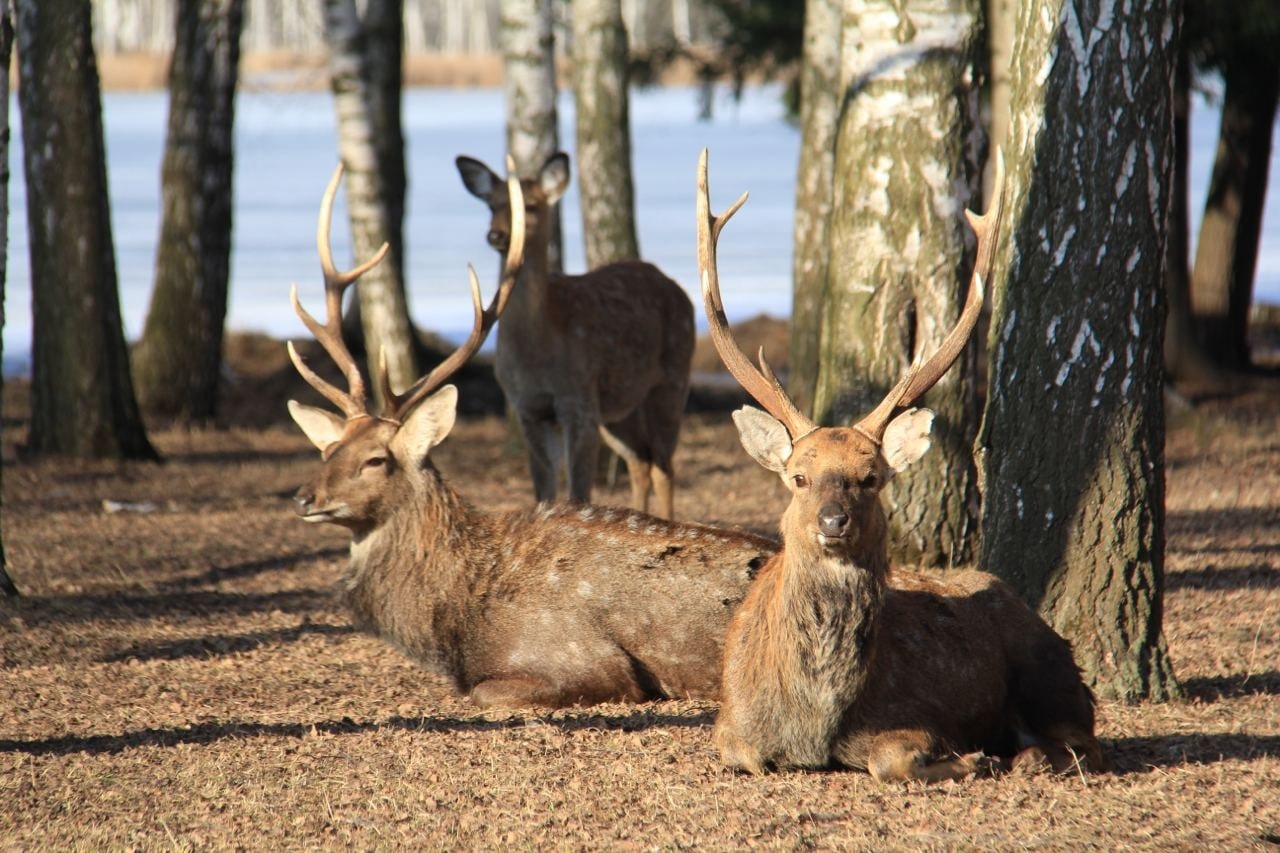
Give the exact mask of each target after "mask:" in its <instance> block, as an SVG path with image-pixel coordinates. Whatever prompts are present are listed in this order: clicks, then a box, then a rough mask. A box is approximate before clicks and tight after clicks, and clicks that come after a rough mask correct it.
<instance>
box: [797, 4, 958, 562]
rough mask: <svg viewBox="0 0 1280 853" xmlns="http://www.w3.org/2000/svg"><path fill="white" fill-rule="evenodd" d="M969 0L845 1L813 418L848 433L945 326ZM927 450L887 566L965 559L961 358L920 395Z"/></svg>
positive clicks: (902, 496)
mask: <svg viewBox="0 0 1280 853" xmlns="http://www.w3.org/2000/svg"><path fill="white" fill-rule="evenodd" d="M981 35H982V15H981V5H980V3H979V1H978V0H931V1H930V2H918V3H912V4H911V5H910V6H909V7H906V6H904V4H902V3H899V2H893V0H845V3H844V7H843V23H842V39H843V44H842V48H841V60H840V85H839V91H840V92H842V93H844V94H843V102H842V114H841V118H840V124H839V128H838V131H837V139H836V148H835V159H834V174H835V175H836V176H838V177H837V178H836V180H835V184H834V191H833V195H832V205H833V206H832V215H831V220H830V223H831V224H830V247H831V248H830V258H831V260H830V268H829V271H828V275H827V293H826V295H825V299H824V301H823V303H822V309H821V316H822V333H821V341H820V347H821V352H820V357H819V364H818V377H817V382H816V386H815V393H814V413H815V415H816V417H817V420H818V421H819V422H820V423H824V424H836V423H847V422H849V420H850V419H851V418H855V417H860V416H861V415H863V414H865V413H866V412H867V411H869V410H870V409H871V408H872V407H873V406H875V405H876V404H877V403H879V401H880V400H881V399H882V398H883V397H884V395H885V394H886V393H888V391H889V389H890V388H891V387H892V386H893V385H894V383H895V382H897V380H898V379H899V378H900V377H901V376H902V375H903V373H904V372H905V371H906V370H907V367H908V366H909V365H910V363H911V361H912V359H913V357H914V356H915V354H916V353H917V352H920V351H926V352H933V351H934V350H935V349H936V348H937V347H938V346H939V344H940V343H941V341H942V338H943V337H944V336H945V335H946V333H947V332H948V331H949V330H950V329H951V328H952V326H954V325H955V321H956V319H957V318H958V316H959V313H960V305H961V302H962V301H963V296H964V290H965V288H966V285H967V283H968V276H969V269H970V267H971V265H972V251H971V250H968V249H966V246H972V237H971V235H970V232H969V229H968V225H967V224H966V223H965V221H964V217H963V215H962V214H963V211H964V209H965V208H966V207H969V206H977V205H976V200H977V194H978V185H979V171H978V166H977V162H976V159H977V151H976V148H977V145H978V142H979V141H980V139H981V136H980V134H981V131H980V130H979V125H978V90H977V87H976V85H975V81H976V80H977V79H978V78H979V76H980V75H979V73H978V67H979V66H978V63H979V61H980V55H979V47H980V45H981V43H982V39H981ZM921 405H924V406H928V407H929V408H931V409H933V410H934V411H935V412H936V413H937V416H938V417H937V418H936V419H935V421H934V428H933V430H934V432H933V449H932V450H931V451H930V452H929V454H927V455H926V456H925V458H924V459H922V460H921V462H920V464H919V465H917V466H916V467H915V468H913V469H912V472H911V474H910V476H906V477H899V478H896V479H895V480H894V481H893V482H892V483H890V484H889V486H888V488H886V489H885V491H884V496H885V500H886V501H887V503H888V506H887V508H886V509H887V513H886V514H887V515H888V517H889V518H890V519H891V524H892V525H893V528H892V533H891V537H890V539H891V543H892V544H891V548H890V551H891V555H892V558H893V559H894V561H895V562H923V563H929V564H934V565H951V564H955V563H963V562H968V561H970V560H971V559H972V557H973V550H974V544H975V543H974V539H975V531H976V527H977V525H976V521H977V507H976V498H977V486H976V472H975V469H974V465H973V459H972V445H973V436H974V433H975V431H976V424H977V410H976V401H975V397H974V391H973V354H972V347H971V348H970V350H969V351H968V353H967V354H966V355H964V356H962V357H961V359H960V360H959V361H958V362H957V364H956V366H955V367H953V368H952V369H951V370H950V371H948V372H947V374H946V375H945V376H943V377H942V379H941V380H940V381H939V382H938V384H937V385H935V386H934V388H933V390H932V391H930V392H929V393H928V394H927V395H925V397H924V399H923V401H922V403H921Z"/></svg>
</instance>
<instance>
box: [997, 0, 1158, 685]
mask: <svg viewBox="0 0 1280 853" xmlns="http://www.w3.org/2000/svg"><path fill="white" fill-rule="evenodd" d="M1175 11H1176V9H1175V3H1174V0H1155V2H1154V5H1152V6H1148V7H1145V8H1143V9H1141V10H1138V11H1127V12H1126V11H1123V10H1120V9H1118V8H1115V7H1114V6H1113V5H1112V4H1110V3H1108V2H1106V0H1028V2H1027V3H1025V4H1024V5H1023V6H1022V7H1021V9H1020V12H1019V22H1018V23H1019V26H1018V28H1017V32H1018V36H1017V38H1016V39H1015V42H1014V52H1013V59H1014V61H1013V78H1012V83H1013V97H1012V103H1013V120H1012V125H1011V128H1010V131H1011V132H1010V135H1009V138H1010V150H1009V152H1008V154H1007V156H1006V160H1007V162H1008V164H1009V179H1008V187H1007V189H1006V193H1007V197H1008V199H1009V200H1010V205H1011V208H1010V215H1009V219H1008V221H1007V222H1006V226H1007V227H1006V231H1007V232H1008V235H1009V239H1008V240H1006V241H1005V242H1004V244H1003V245H1004V246H1005V250H1004V253H1003V255H1002V256H1001V257H1000V258H999V262H998V264H997V270H996V273H995V275H994V276H993V278H994V282H993V290H994V294H995V298H994V305H993V309H992V320H991V337H990V350H991V368H990V377H991V379H990V385H989V392H988V402H987V411H986V417H985V419H984V422H983V428H982V431H981V434H980V436H979V447H980V460H981V463H982V465H983V472H984V485H985V489H984V504H983V515H982V522H983V537H982V543H983V545H982V560H981V562H982V565H983V566H984V568H986V569H988V570H989V571H993V572H996V573H998V574H1000V575H1001V576H1003V577H1004V578H1005V579H1006V580H1008V581H1009V582H1010V583H1012V584H1013V585H1014V586H1015V587H1016V588H1017V589H1018V590H1019V591H1020V592H1021V593H1022V595H1023V596H1024V597H1026V599H1027V600H1028V601H1029V602H1030V603H1031V604H1032V605H1033V606H1036V607H1038V608H1039V611H1040V614H1041V615H1042V616H1044V618H1045V619H1046V621H1048V622H1049V624H1050V625H1052V626H1053V627H1054V629H1055V630H1057V631H1058V632H1059V633H1060V634H1062V635H1063V636H1064V637H1066V638H1067V639H1068V640H1070V641H1071V643H1072V645H1073V647H1074V649H1075V655H1076V660H1077V662H1078V663H1079V664H1080V665H1081V668H1082V669H1083V670H1084V673H1085V675H1086V677H1087V678H1088V680H1089V681H1090V682H1092V684H1093V686H1094V689H1095V690H1097V691H1098V693H1099V694H1100V695H1102V696H1104V697H1106V698H1114V699H1124V700H1135V699H1164V698H1168V697H1171V696H1173V695H1175V694H1176V693H1177V690H1178V688H1177V684H1176V682H1175V681H1174V678H1173V672H1172V668H1171V666H1170V663H1169V658H1168V654H1167V652H1166V649H1165V644H1164V638H1163V636H1162V634H1161V619H1162V616H1163V598H1162V594H1163V588H1164V452H1163V450H1164V403H1163V383H1162V372H1161V335H1162V333H1163V331H1164V315H1163V310H1164V305H1163V304H1162V302H1163V296H1164V262H1165V241H1166V236H1165V226H1166V223H1167V219H1168V210H1169V203H1170V190H1169V186H1170V178H1171V173H1172V169H1173V153H1174V152H1173V116H1172V109H1171V104H1170V100H1171V99H1170V93H1171V92H1172V87H1173V77H1174V64H1175V53H1176V50H1177V38H1176V29H1177V28H1176V26H1174V25H1171V24H1170V23H1169V22H1170V21H1172V20H1176V18H1175V15H1174V12H1175ZM1045 22H1052V26H1046V25H1045Z"/></svg>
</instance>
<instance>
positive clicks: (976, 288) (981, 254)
mask: <svg viewBox="0 0 1280 853" xmlns="http://www.w3.org/2000/svg"><path fill="white" fill-rule="evenodd" d="M995 161H996V174H995V180H994V181H992V190H991V192H992V195H991V200H990V201H989V202H988V203H987V208H988V209H987V212H986V213H985V214H983V215H982V216H979V215H978V214H976V213H974V212H973V211H972V210H966V211H965V212H964V215H965V218H966V219H968V220H969V226H970V227H971V228H973V232H974V234H976V235H977V237H978V254H977V257H976V258H975V259H974V262H973V275H972V276H971V277H970V279H969V295H968V296H967V297H965V302H964V308H963V309H962V310H961V312H960V318H959V319H958V320H957V321H956V325H955V327H954V328H952V330H951V331H950V332H949V333H948V334H947V337H946V338H945V339H944V340H943V341H942V344H941V345H940V346H939V347H938V350H937V352H935V353H934V354H933V356H932V357H930V359H929V360H928V361H927V362H924V363H923V364H921V363H920V361H919V360H918V359H917V361H916V363H915V364H914V365H912V367H911V369H910V370H908V371H907V375H906V376H904V377H903V378H902V379H901V380H900V381H899V382H898V384H897V385H895V386H894V387H893V390H891V391H890V392H889V393H888V395H887V396H886V397H885V398H884V399H883V400H881V401H880V405H878V406H876V407H875V409H873V410H872V411H871V413H870V414H868V415H867V416H866V417H864V418H863V419H862V420H860V421H859V422H858V423H857V424H855V425H854V429H856V430H858V431H859V432H861V433H863V434H864V435H866V436H868V437H869V438H871V439H872V440H874V441H877V442H878V441H879V440H880V439H881V438H882V437H883V436H884V430H885V427H887V426H888V424H889V420H890V418H892V417H893V413H894V412H895V411H896V410H897V409H900V408H903V407H905V406H909V405H911V404H912V403H913V402H915V401H916V400H918V399H919V398H920V396H921V395H923V394H924V393H925V392H926V391H928V390H929V389H930V388H932V387H933V386H934V385H935V384H936V383H937V381H938V380H939V379H941V378H942V375H943V374H944V373H946V372H947V370H948V369H950V367H951V365H952V364H954V363H955V361H956V359H957V358H959V357H960V353H961V352H963V351H964V347H965V344H966V343H968V341H969V336H970V335H971V334H973V327H974V326H975V325H977V322H978V315H979V314H980V313H981V312H982V290H983V282H984V281H986V280H987V279H989V278H990V277H991V266H992V264H993V263H994V261H995V253H996V241H997V240H998V239H999V237H1000V220H1001V219H1002V218H1003V216H1004V156H1003V155H1002V154H1001V152H1000V149H999V148H996V150H995Z"/></svg>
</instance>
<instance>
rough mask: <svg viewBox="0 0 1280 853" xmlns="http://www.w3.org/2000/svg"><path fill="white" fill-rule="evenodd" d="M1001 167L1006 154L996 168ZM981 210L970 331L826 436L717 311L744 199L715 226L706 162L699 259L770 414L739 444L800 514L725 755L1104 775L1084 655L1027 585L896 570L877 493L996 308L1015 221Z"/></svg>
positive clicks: (754, 767) (920, 774) (929, 769)
mask: <svg viewBox="0 0 1280 853" xmlns="http://www.w3.org/2000/svg"><path fill="white" fill-rule="evenodd" d="M998 157H999V154H998V153H997V158H998ZM1003 177H1004V173H1003V164H1002V163H1000V161H999V160H998V159H997V168H996V179H995V190H994V193H995V196H994V197H995V199H996V200H995V201H994V202H993V206H994V209H993V210H990V211H989V212H988V213H987V214H986V215H984V216H977V215H975V214H973V213H971V212H969V213H968V217H969V222H970V224H971V225H972V227H973V229H974V231H975V232H976V233H977V236H978V257H977V261H976V263H975V266H974V271H973V276H972V279H971V280H970V284H969V294H968V298H967V299H966V301H965V305H964V308H963V311H962V312H961V315H960V319H959V321H958V322H957V324H956V326H955V327H954V328H953V329H952V330H951V332H950V333H949V334H948V336H947V337H946V338H945V339H944V341H943V343H942V344H941V346H940V347H939V348H938V350H937V352H936V353H934V355H933V356H932V357H931V358H930V359H929V360H928V361H926V362H924V363H923V364H921V363H920V362H919V361H917V363H916V365H915V366H913V367H912V368H911V369H910V370H909V371H908V372H907V375H906V376H905V377H904V378H903V379H902V381H901V382H899V383H898V385H897V386H896V387H894V388H893V390H892V391H890V392H889V394H888V396H887V397H885V399H884V401H883V402H882V403H880V405H879V406H877V407H876V408H875V410H874V411H872V412H871V413H870V414H868V415H867V416H866V417H864V418H863V419H862V420H861V421H859V422H858V423H857V424H855V425H854V426H852V427H849V428H820V427H818V426H817V425H816V424H814V423H813V422H812V421H811V420H809V419H808V418H807V417H805V416H804V415H803V414H802V413H801V412H800V411H799V410H798V409H797V408H796V406H795V404H794V403H793V402H792V401H791V399H790V398H789V397H788V396H787V395H786V392H784V391H783V390H782V386H781V385H780V384H779V382H778V380H777V378H776V377H775V376H774V374H773V371H772V370H771V369H770V367H769V364H768V362H767V361H766V360H765V358H764V352H763V350H762V351H761V353H760V369H759V370H757V369H756V368H755V367H754V366H752V364H751V362H750V361H749V360H748V359H747V357H746V356H745V355H744V354H743V352H742V350H741V349H740V348H739V347H738V345H737V344H736V342H735V341H734V340H733V337H732V333H731V332H730V331H729V329H728V321H727V320H726V318H725V314H724V306H723V303H722V301H721V298H720V284H719V277H718V275H717V271H716V243H717V241H718V239H719V236H720V231H721V229H723V228H724V226H725V224H726V223H727V222H728V220H729V218H730V217H732V216H733V214H734V213H735V212H737V210H738V208H739V207H740V206H741V205H742V204H743V203H744V202H745V201H746V195H745V194H744V195H743V196H742V197H741V198H739V199H738V201H737V202H735V203H734V204H733V205H732V206H731V207H730V208H728V209H727V210H726V211H725V212H724V213H723V214H721V215H719V216H714V217H713V216H712V215H711V213H710V209H711V207H710V200H709V198H708V191H707V154H706V152H705V151H703V153H702V159H701V161H700V162H699V165H698V200H697V206H698V263H699V269H700V271H701V275H702V293H703V302H704V305H705V308H706V313H707V319H708V321H709V323H710V326H711V335H712V340H713V341H714V343H715V346H716V349H717V350H718V351H719V353H720V357H721V358H722V359H723V360H724V363H725V365H726V366H727V367H728V368H729V370H730V372H731V373H732V374H733V376H734V377H735V378H736V379H737V380H738V382H739V383H741V384H742V386H743V387H744V388H745V389H746V390H747V392H748V393H749V394H750V395H751V396H752V397H754V398H755V400H756V401H758V402H759V403H760V404H761V405H762V406H764V408H765V409H767V410H768V413H767V414H766V413H765V412H762V411H760V410H759V409H754V408H751V407H744V408H743V409H741V410H739V411H737V412H735V413H734V416H733V417H734V422H735V423H736V424H737V427H738V431H739V434H740V436H741V439H742V444H743V446H744V447H745V448H746V450H747V452H748V453H749V454H750V455H751V456H752V457H753V458H755V460H756V461H757V462H759V463H760V464H761V465H763V466H764V467H765V468H768V469H769V470H771V471H776V472H777V473H778V474H780V475H781V476H782V479H783V482H784V483H786V485H787V488H788V489H789V490H790V491H791V503H790V505H789V506H788V507H787V509H786V511H785V513H784V514H783V516H782V539H783V543H784V547H783V549H782V550H781V551H779V552H778V553H777V554H775V555H774V556H773V558H772V559H770V560H769V562H768V563H767V564H766V565H765V566H764V567H763V568H762V569H761V570H760V572H759V574H758V575H757V576H756V578H755V581H754V582H753V583H752V586H751V589H750V591H749V592H748V593H747V597H746V600H745V601H744V602H743V605H742V607H741V608H740V609H739V610H738V612H737V613H736V614H735V616H734V617H733V621H732V623H731V624H730V627H729V634H728V637H727V638H726V641H725V663H724V678H723V681H722V685H721V689H722V697H721V701H722V704H721V708H720V714H719V716H718V718H717V720H716V725H715V732H714V738H715V742H716V746H717V747H718V749H719V751H720V757H721V760H722V761H723V762H724V763H725V764H727V765H729V766H731V767H736V768H742V769H745V770H748V771H751V772H752V773H760V772H763V771H765V770H767V769H770V768H784V767H825V766H828V765H830V764H832V763H834V764H837V765H841V766H845V767H854V768H859V769H865V770H868V771H870V773H871V775H872V776H873V777H875V778H876V779H877V780H880V781H882V782H887V781H896V780H906V779H920V780H940V779H956V778H961V777H964V776H967V775H969V774H971V773H974V772H976V771H979V770H982V769H986V768H988V767H990V766H992V764H991V762H990V760H989V759H988V758H986V756H985V755H984V753H992V754H996V755H1010V754H1013V753H1014V752H1016V751H1017V750H1018V749H1025V751H1024V752H1023V753H1021V754H1020V755H1019V757H1018V758H1017V759H1015V761H1016V762H1019V763H1021V762H1028V763H1043V762H1044V761H1046V760H1049V761H1051V762H1052V763H1053V765H1054V766H1055V768H1059V769H1061V768H1062V767H1063V766H1065V765H1068V764H1069V762H1070V761H1071V759H1072V752H1074V753H1078V754H1079V755H1080V756H1082V757H1083V760H1084V761H1086V762H1087V763H1088V764H1090V765H1092V766H1093V767H1095V768H1096V767H1099V766H1100V765H1101V762H1102V756H1101V752H1100V750H1099V747H1098V743H1097V741H1096V740H1095V739H1094V735H1093V724H1094V720H1093V710H1094V707H1093V696H1092V694H1091V693H1090V692H1089V689H1088V688H1087V687H1085V685H1084V684H1083V683H1082V681H1081V679H1080V673H1079V670H1078V669H1077V668H1076V665H1075V662H1074V661H1073V660H1072V657H1071V649H1070V647H1069V646H1068V644H1067V643H1066V641H1065V640H1063V639H1062V638H1061V637H1059V636H1058V635H1057V634H1056V633H1054V631H1053V630H1052V629H1051V628H1049V626H1048V625H1046V624H1045V623H1044V622H1043V621H1042V620H1041V619H1040V618H1039V617H1038V616H1037V615H1036V614H1035V613H1033V612H1032V611H1031V610H1030V609H1029V608H1028V607H1027V606H1026V605H1025V604H1024V603H1023V602H1022V600H1021V599H1019V598H1018V596H1017V595H1016V594H1015V593H1014V592H1013V590H1012V589H1011V588H1010V587H1009V586H1007V585H1006V584H1004V583H1003V582H1002V581H1000V580H999V579H998V578H996V577H994V576H992V575H989V574H985V573H983V572H976V571H965V572H953V573H949V574H948V575H947V580H945V581H939V580H934V579H932V578H930V577H928V576H926V575H923V574H917V573H914V572H907V571H900V570H891V569H890V568H889V559H888V553H887V549H886V545H885V537H886V526H885V516H884V511H883V510H882V508H881V506H880V502H879V493H880V490H881V489H882V488H883V487H884V484H885V483H886V482H888V481H889V479H890V478H891V477H893V476H894V475H895V474H897V473H899V472H901V471H903V470H905V469H906V468H907V467H908V466H909V465H911V464H912V463H913V462H915V461H916V460H918V459H919V458H920V457H921V456H922V455H923V454H924V452H925V451H926V450H927V449H928V447H929V431H930V427H931V424H932V420H933V413H932V412H930V411H928V410H927V409H913V408H910V406H911V404H912V403H913V402H914V401H915V400H917V399H919V398H920V396H921V395H923V394H924V393H925V392H926V391H928V390H929V388H931V387H932V386H933V385H934V383H935V382H937V381H938V379H939V378H940V377H941V376H942V375H943V374H944V373H945V372H946V371H947V369H948V368H950V366H951V365H952V364H953V363H954V362H955V360H956V359H957V357H958V356H959V355H960V353H961V352H962V351H963V349H964V346H965V343H966V342H967V341H968V339H969V336H970V334H971V333H972V331H973V327H974V324H975V323H976V321H977V319H978V313H979V311H980V310H981V308H982V281H983V279H984V278H986V277H988V276H989V275H990V270H991V262H992V258H993V255H994V251H995V240H996V236H997V234H998V232H999V222H1000V217H1001V214H1002V211H1003V201H1002V199H1001V198H1000V193H1001V190H1002V186H1003Z"/></svg>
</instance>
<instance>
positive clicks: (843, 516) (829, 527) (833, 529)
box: [818, 503, 849, 536]
mask: <svg viewBox="0 0 1280 853" xmlns="http://www.w3.org/2000/svg"><path fill="white" fill-rule="evenodd" d="M848 529H849V513H847V512H845V511H844V508H843V507H841V506H840V505H839V504H836V503H829V504H823V505H822V508H821V509H819V510H818V532H819V533H821V534H822V535H823V536H843V535H844V534H845V532H846V531H847V530H848Z"/></svg>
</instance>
